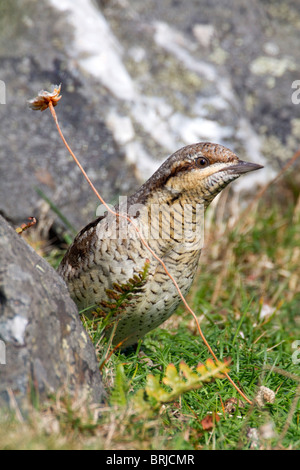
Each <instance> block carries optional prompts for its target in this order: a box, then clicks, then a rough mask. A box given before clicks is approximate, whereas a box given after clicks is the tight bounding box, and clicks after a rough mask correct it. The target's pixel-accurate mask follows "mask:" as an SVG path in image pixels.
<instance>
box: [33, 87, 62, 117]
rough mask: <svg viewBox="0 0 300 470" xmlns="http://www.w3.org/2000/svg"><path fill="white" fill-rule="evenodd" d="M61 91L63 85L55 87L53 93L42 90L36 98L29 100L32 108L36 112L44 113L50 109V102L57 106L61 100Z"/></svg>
mask: <svg viewBox="0 0 300 470" xmlns="http://www.w3.org/2000/svg"><path fill="white" fill-rule="evenodd" d="M60 89H61V84H60V85H58V86H57V85H54V87H53V91H52V92H49V91H45V90H41V91H40V92H39V93H38V95H37V96H36V97H35V98H33V99H32V100H28V104H29V106H30V108H31V109H33V110H34V111H39V110H40V111H44V110H45V109H47V108H48V107H49V102H50V101H51V102H52V104H53V106H56V105H57V103H58V102H59V100H60V99H61V95H60Z"/></svg>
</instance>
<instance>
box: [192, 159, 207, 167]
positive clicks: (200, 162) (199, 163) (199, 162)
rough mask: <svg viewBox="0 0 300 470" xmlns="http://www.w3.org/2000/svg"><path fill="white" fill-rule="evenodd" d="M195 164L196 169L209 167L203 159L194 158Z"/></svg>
mask: <svg viewBox="0 0 300 470" xmlns="http://www.w3.org/2000/svg"><path fill="white" fill-rule="evenodd" d="M195 163H196V165H197V167H198V168H204V167H206V166H208V165H209V160H208V158H205V157H198V158H196V160H195Z"/></svg>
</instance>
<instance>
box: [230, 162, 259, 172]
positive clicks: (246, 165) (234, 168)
mask: <svg viewBox="0 0 300 470" xmlns="http://www.w3.org/2000/svg"><path fill="white" fill-rule="evenodd" d="M260 168H263V166H262V165H258V164H257V163H251V162H244V161H243V160H239V161H238V163H236V164H235V165H231V166H229V167H228V168H226V171H227V172H228V173H235V174H237V175H242V174H243V173H248V172H249V171H255V170H260Z"/></svg>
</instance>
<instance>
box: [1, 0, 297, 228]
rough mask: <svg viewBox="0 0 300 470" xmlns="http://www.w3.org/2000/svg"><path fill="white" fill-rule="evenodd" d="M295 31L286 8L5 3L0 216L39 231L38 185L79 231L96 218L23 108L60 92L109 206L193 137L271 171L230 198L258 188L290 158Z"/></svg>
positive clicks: (53, 139) (45, 133) (62, 116)
mask: <svg viewBox="0 0 300 470" xmlns="http://www.w3.org/2000/svg"><path fill="white" fill-rule="evenodd" d="M299 29H300V5H297V2H293V1H292V0H289V1H286V2H280V1H276V0H275V1H272V2H269V1H266V0H265V1H263V0H254V1H252V2H247V1H246V0H224V1H222V2H220V1H217V0H191V1H189V2H188V7H187V2H184V1H180V0H160V1H159V2H158V1H157V0H149V1H147V2H141V1H140V0H105V1H104V0H102V1H101V0H98V2H96V1H94V2H93V1H91V0H76V2H74V1H73V0H11V1H10V2H1V3H0V60H1V62H0V63H1V67H0V79H1V80H2V81H3V82H4V83H5V86H6V90H5V92H6V93H5V103H6V104H1V105H0V114H1V128H0V139H1V146H0V179H1V184H0V212H1V213H2V214H3V215H4V216H5V217H6V218H7V219H9V220H11V221H12V222H14V223H15V222H18V223H19V222H21V221H24V219H25V220H26V219H27V217H28V216H36V217H37V218H40V219H41V217H42V220H43V223H44V226H45V227H46V228H47V229H48V228H49V227H51V226H52V224H53V221H54V220H57V217H56V216H55V214H54V213H53V211H51V210H50V209H49V206H48V205H47V204H46V203H45V202H44V200H43V198H41V196H40V195H38V194H37V192H36V188H39V189H41V190H42V191H43V192H44V193H45V194H46V195H47V196H48V197H49V198H50V200H51V201H52V202H53V203H54V204H56V205H57V206H58V207H59V209H60V210H61V211H62V213H63V214H64V215H65V216H66V217H67V218H68V219H69V220H70V222H71V223H72V224H73V225H74V227H75V229H76V230H77V229H79V228H80V227H81V226H83V225H84V224H86V223H87V222H88V221H90V220H91V218H93V217H94V215H95V210H96V207H97V200H96V198H95V196H94V195H93V193H92V192H91V190H90V188H89V187H88V185H87V184H86V183H85V181H84V180H83V177H82V175H81V174H80V172H79V170H78V169H77V168H76V167H75V165H74V163H73V161H71V158H70V156H69V155H68V153H67V151H66V149H65V147H64V146H63V144H62V143H61V141H60V138H59V136H58V134H57V132H56V128H55V126H54V122H53V121H52V119H51V117H50V115H49V112H47V111H46V112H43V113H40V112H39V113H37V112H33V111H32V110H30V109H29V108H28V106H27V102H26V101H27V99H30V98H32V97H33V96H35V95H36V94H37V92H38V91H39V90H40V89H49V88H50V85H51V84H58V83H62V93H63V99H62V100H61V102H60V105H59V107H58V108H56V109H57V112H58V116H59V120H60V123H61V126H62V128H63V131H64V133H65V136H66V138H67V140H68V142H69V144H70V145H71V147H72V149H73V150H74V152H75V153H76V155H77V156H78V157H79V158H80V160H81V162H82V163H83V165H84V167H85V168H86V170H87V171H88V174H89V176H90V177H91V178H92V179H93V181H94V183H95V184H96V186H97V188H98V189H99V190H100V192H101V193H102V195H103V196H104V197H105V198H106V199H107V200H108V202H114V201H115V200H116V198H117V196H118V195H119V194H122V195H125V194H128V193H130V192H131V191H133V190H134V189H135V188H136V187H137V186H138V185H139V184H140V182H141V181H143V180H145V179H146V178H147V177H148V176H149V175H150V174H151V173H152V172H153V171H154V170H155V168H156V167H157V166H158V165H159V163H160V162H161V161H162V160H163V159H164V158H166V157H167V156H168V155H169V154H170V153H172V152H173V151H175V150H177V149H178V148H180V147H181V146H183V145H186V144H190V143H193V142H196V141H200V140H209V141H215V142H218V143H222V144H225V145H227V146H228V147H230V148H231V149H233V150H234V151H236V152H237V153H238V154H239V155H240V156H241V158H245V159H248V160H253V161H256V162H259V163H263V164H266V169H265V170H264V171H260V172H257V173H255V174H253V175H252V176H250V175H249V177H247V178H241V179H240V180H239V181H238V182H237V183H236V184H235V189H236V190H239V189H240V188H241V187H242V186H244V187H245V186H249V187H251V185H252V184H253V183H256V182H258V183H260V184H261V183H263V182H265V181H267V180H268V179H269V178H271V177H272V175H274V173H276V172H277V171H278V170H279V168H280V166H281V165H282V164H283V162H285V161H286V160H287V159H289V158H290V157H291V156H292V155H293V153H294V152H295V151H296V150H297V148H298V135H299V130H300V115H299V111H300V104H298V105H297V104H294V103H293V102H292V94H293V93H294V92H295V90H294V89H293V88H292V83H293V82H294V81H295V80H297V79H299V78H300V71H299V63H300V57H299V55H300V49H299ZM2 102H3V100H2Z"/></svg>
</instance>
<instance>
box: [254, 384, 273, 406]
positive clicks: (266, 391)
mask: <svg viewBox="0 0 300 470" xmlns="http://www.w3.org/2000/svg"><path fill="white" fill-rule="evenodd" d="M255 401H256V403H257V404H258V405H259V406H264V405H265V404H266V403H274V401H275V392H273V390H271V389H270V388H268V387H264V386H261V387H259V389H258V392H257V394H256V397H255Z"/></svg>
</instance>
